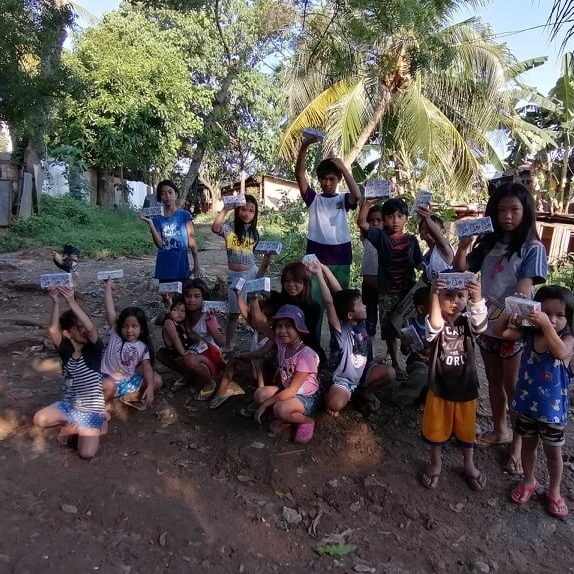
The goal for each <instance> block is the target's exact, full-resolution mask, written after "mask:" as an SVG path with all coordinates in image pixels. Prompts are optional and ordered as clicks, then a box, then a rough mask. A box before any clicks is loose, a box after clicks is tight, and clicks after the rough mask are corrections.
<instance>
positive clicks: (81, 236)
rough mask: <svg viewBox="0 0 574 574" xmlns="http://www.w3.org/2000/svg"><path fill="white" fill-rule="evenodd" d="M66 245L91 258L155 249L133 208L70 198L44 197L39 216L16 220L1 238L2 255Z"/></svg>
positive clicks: (146, 228) (142, 252)
mask: <svg viewBox="0 0 574 574" xmlns="http://www.w3.org/2000/svg"><path fill="white" fill-rule="evenodd" d="M66 243H71V244H73V245H75V246H76V247H78V248H79V249H80V251H81V253H82V256H88V257H118V256H120V255H132V256H133V255H142V254H145V253H153V252H154V251H155V250H156V248H155V246H154V244H153V241H152V239H151V236H150V233H149V228H148V226H147V225H146V224H145V223H144V222H143V221H141V220H140V219H139V217H138V214H137V212H136V211H134V210H133V209H130V208H128V207H119V208H113V209H107V208H103V207H99V206H97V205H93V204H90V203H87V202H85V201H82V200H79V199H74V198H73V197H71V196H69V195H66V196H62V197H51V196H47V195H43V196H42V197H41V199H40V210H39V214H38V215H33V216H31V217H29V218H28V219H20V220H18V221H16V222H15V223H14V224H13V225H12V226H11V228H10V229H9V231H8V232H7V233H5V234H4V235H1V236H0V252H9V251H15V250H18V249H23V248H26V247H36V246H49V247H52V248H56V249H59V248H61V246H62V245H64V244H66Z"/></svg>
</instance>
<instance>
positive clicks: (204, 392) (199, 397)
mask: <svg viewBox="0 0 574 574" xmlns="http://www.w3.org/2000/svg"><path fill="white" fill-rule="evenodd" d="M216 389H217V383H216V382H215V381H214V380H211V381H209V383H207V384H206V385H204V386H203V387H201V389H197V390H196V391H195V392H193V393H192V394H191V397H190V399H189V400H191V401H208V400H209V399H210V398H211V397H212V396H213V394H214V393H215V390H216Z"/></svg>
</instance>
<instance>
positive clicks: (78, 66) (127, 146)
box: [54, 9, 200, 202]
mask: <svg viewBox="0 0 574 574" xmlns="http://www.w3.org/2000/svg"><path fill="white" fill-rule="evenodd" d="M64 61H65V65H66V68H67V70H68V73H69V74H70V76H71V77H72V78H73V80H74V84H75V85H74V89H73V91H72V94H71V95H70V96H69V97H67V98H66V99H65V101H64V102H63V103H62V106H61V108H60V112H59V118H58V120H59V121H58V130H57V132H56V137H55V138H54V143H55V144H66V145H70V146H73V147H75V148H77V149H79V150H81V151H82V155H83V158H84V161H86V163H87V164H88V165H90V166H93V167H96V168H98V170H99V172H100V175H101V177H100V180H101V181H104V179H105V176H106V174H107V173H108V172H109V171H110V170H112V169H114V168H118V167H121V168H122V169H123V168H125V169H129V170H130V171H131V172H132V173H134V174H137V175H138V176H139V177H141V178H142V179H144V180H149V179H150V178H153V177H154V174H161V173H163V172H165V171H166V170H167V169H168V168H169V167H171V165H172V164H173V163H174V161H175V159H176V157H177V151H178V149H179V146H180V139H181V137H183V136H185V134H186V133H192V132H193V131H194V130H196V129H198V128H199V126H200V119H199V118H198V116H197V115H195V114H194V113H192V112H190V110H189V105H188V104H189V99H190V96H193V94H195V93H196V92H197V90H196V89H195V88H194V86H193V85H192V82H191V79H190V77H189V75H188V73H187V65H186V61H185V59H184V55H183V54H182V53H181V51H180V50H179V49H178V47H177V46H175V45H174V44H173V42H172V41H171V37H170V35H169V34H167V33H166V32H165V31H163V30H161V29H160V28H159V27H158V26H157V25H156V24H155V23H154V22H153V21H150V20H149V19H147V18H146V17H145V16H144V15H143V14H141V13H140V12H139V11H137V10H132V9H125V10H122V11H118V12H113V13H111V14H109V15H108V16H106V17H105V19H104V20H103V22H102V23H101V25H99V26H97V27H96V28H93V29H89V30H87V31H86V32H84V33H83V34H82V35H81V36H80V37H79V39H78V42H77V45H76V48H75V50H74V52H73V53H71V54H67V55H66V57H65V59H64ZM98 187H99V189H98V202H105V201H106V200H105V198H104V194H105V191H106V190H105V189H104V188H103V187H102V186H100V185H99V186H98Z"/></svg>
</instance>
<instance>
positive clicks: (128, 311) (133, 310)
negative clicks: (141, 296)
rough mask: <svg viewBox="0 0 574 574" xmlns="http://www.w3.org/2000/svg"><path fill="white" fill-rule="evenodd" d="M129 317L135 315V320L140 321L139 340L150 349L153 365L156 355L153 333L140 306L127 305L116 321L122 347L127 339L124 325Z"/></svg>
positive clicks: (150, 358)
mask: <svg viewBox="0 0 574 574" xmlns="http://www.w3.org/2000/svg"><path fill="white" fill-rule="evenodd" d="M128 317H134V318H135V320H136V321H137V322H138V324H139V326H140V329H141V333H140V337H139V340H140V341H141V342H142V343H144V344H145V345H146V347H147V349H148V351H149V360H150V363H152V365H153V361H154V358H155V355H154V352H153V344H152V342H151V335H150V332H149V326H148V324H147V317H146V315H145V313H144V312H143V310H142V309H140V308H139V307H126V308H125V309H123V310H122V312H121V313H120V314H119V315H118V318H117V321H116V331H117V333H118V335H119V336H120V339H121V340H122V348H123V344H124V343H125V342H126V341H125V339H124V338H123V337H122V325H123V324H124V322H125V320H126V319H127V318H128ZM120 353H121V351H120Z"/></svg>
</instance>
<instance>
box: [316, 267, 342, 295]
mask: <svg viewBox="0 0 574 574" xmlns="http://www.w3.org/2000/svg"><path fill="white" fill-rule="evenodd" d="M320 265H321V270H322V271H323V277H324V278H325V281H326V282H327V286H328V287H329V291H331V293H338V292H339V291H341V290H342V289H343V288H342V287H341V284H340V283H339V280H338V279H337V278H336V277H335V275H334V273H333V272H332V271H331V270H330V269H329V268H328V267H327V266H326V265H323V264H322V263H321V264H320Z"/></svg>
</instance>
